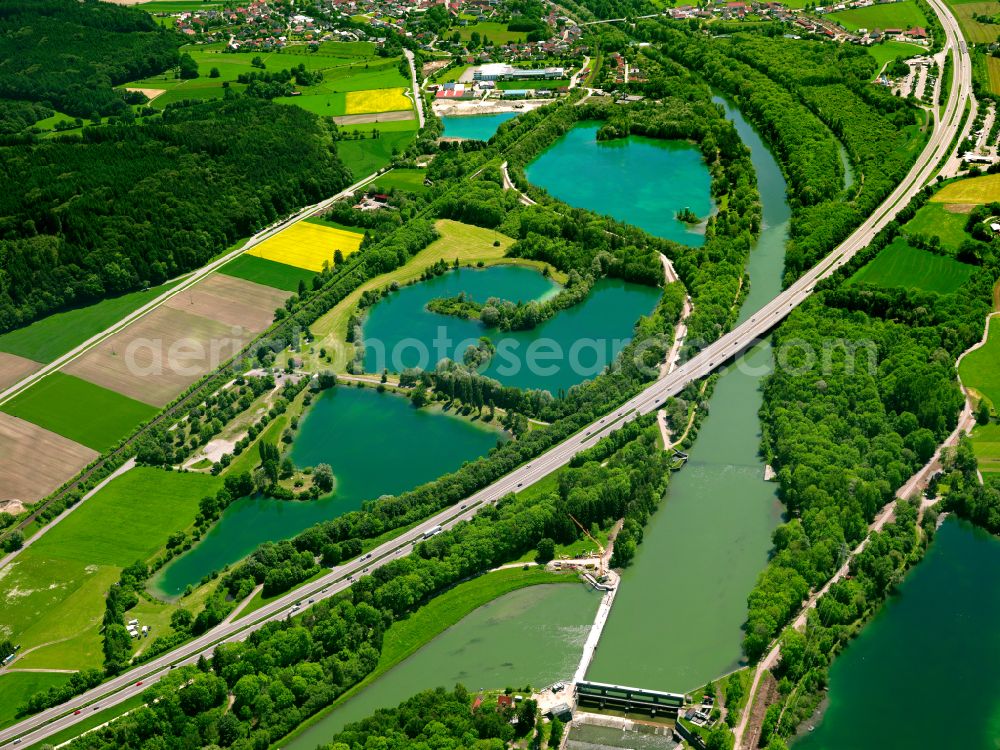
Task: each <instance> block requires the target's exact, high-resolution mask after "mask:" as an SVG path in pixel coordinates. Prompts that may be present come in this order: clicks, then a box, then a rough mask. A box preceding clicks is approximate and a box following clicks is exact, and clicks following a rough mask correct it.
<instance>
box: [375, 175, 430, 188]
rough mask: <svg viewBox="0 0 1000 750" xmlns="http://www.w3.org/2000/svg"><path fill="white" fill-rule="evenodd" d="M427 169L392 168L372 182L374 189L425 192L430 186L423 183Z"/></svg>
mask: <svg viewBox="0 0 1000 750" xmlns="http://www.w3.org/2000/svg"><path fill="white" fill-rule="evenodd" d="M426 176H427V170H424V169H394V170H392V171H391V172H388V173H386V174H384V175H382V176H381V177H379V178H378V179H377V180H375V182H374V183H373V187H374V188H375V189H376V190H386V191H388V190H392V189H394V188H395V189H397V190H406V191H408V192H411V193H425V192H427V191H428V190H429V189H430V188H429V187H428V186H427V185H425V184H424V178H425V177H426Z"/></svg>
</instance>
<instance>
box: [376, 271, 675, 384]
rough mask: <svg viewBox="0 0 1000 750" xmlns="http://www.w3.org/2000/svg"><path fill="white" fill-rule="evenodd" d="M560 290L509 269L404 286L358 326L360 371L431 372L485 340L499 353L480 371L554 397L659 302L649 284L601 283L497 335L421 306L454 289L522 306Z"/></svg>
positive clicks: (601, 361) (595, 366) (584, 376)
mask: <svg viewBox="0 0 1000 750" xmlns="http://www.w3.org/2000/svg"><path fill="white" fill-rule="evenodd" d="M558 290H559V286H558V284H556V283H555V282H553V281H551V280H550V279H547V278H545V277H544V276H542V275H541V274H540V273H538V272H537V271H535V270H534V269H532V268H526V267H523V266H512V265H503V266H494V267H492V268H486V269H473V268H458V269H455V270H453V271H449V272H448V273H445V274H443V275H441V276H437V277H435V278H433V279H429V280H428V281H423V282H420V283H418V284H411V285H410V286H406V287H403V288H402V289H400V290H399V291H397V292H394V293H392V294H390V295H389V296H388V297H386V298H385V299H383V300H381V301H380V302H378V303H377V304H375V305H374V306H373V307H372V308H371V309H370V310H369V312H368V316H367V318H366V320H365V323H364V327H363V332H364V342H365V370H366V371H367V372H381V371H382V370H383V368H388V369H389V370H390V371H393V372H399V371H401V370H403V369H405V368H407V367H421V368H423V369H433V368H434V366H435V364H436V363H437V362H439V361H441V360H442V359H445V358H449V359H453V360H456V361H459V362H460V361H462V354H463V353H464V352H465V350H466V348H467V347H468V346H470V345H475V344H477V343H478V341H479V338H480V337H481V336H489V337H490V339H491V341H492V342H493V344H494V345H495V346H496V347H497V353H496V355H495V356H494V357H493V360H492V361H491V362H490V364H489V365H488V366H487V368H486V369H485V370H484V374H486V375H488V376H490V377H492V378H496V379H497V380H499V381H500V382H502V383H504V384H505V385H512V386H516V387H518V388H526V389H534V388H541V389H545V390H548V391H550V392H551V393H553V394H556V393H558V392H559V391H560V390H567V389H569V388H570V387H571V386H573V385H576V384H577V383H580V382H582V381H584V380H588V379H591V378H593V377H595V376H596V375H598V374H600V372H601V371H602V370H603V369H604V368H605V367H606V366H607V365H608V364H610V363H611V362H612V361H613V360H614V358H615V356H616V355H617V354H618V352H620V351H621V349H622V347H623V346H625V344H626V343H628V341H629V339H630V338H631V335H632V328H633V326H634V325H635V322H636V321H637V320H638V319H639V318H640V317H641V316H643V315H648V314H649V313H650V312H652V311H653V309H654V308H655V307H656V303H657V301H658V300H659V297H660V290H659V289H657V288H654V287H649V286H643V285H641V284H631V283H628V282H625V281H620V280H617V279H601V280H599V281H598V282H597V283H596V284H594V288H593V289H592V290H591V292H590V294H589V295H588V296H587V298H586V299H585V300H584V301H583V302H581V303H580V304H578V305H574V306H573V307H571V308H569V309H567V310H563V311H561V312H560V313H558V314H557V315H556V316H555V317H553V318H550V319H549V320H547V321H545V322H544V323H542V324H541V325H539V326H537V327H536V328H534V329H533V330H530V331H505V332H499V331H497V330H495V329H487V328H486V327H485V326H483V325H482V324H481V323H480V322H479V321H478V320H461V319H459V318H455V317H452V316H448V315H439V314H437V313H432V312H429V311H428V310H427V309H426V306H427V303H428V302H429V301H430V300H432V299H434V298H435V297H452V296H455V295H457V294H459V293H460V292H464V293H465V294H466V295H467V296H468V297H471V298H472V299H474V300H477V301H479V302H485V301H486V300H487V299H488V298H489V297H500V298H501V299H508V300H511V301H514V302H517V301H523V302H528V301H530V300H537V299H543V298H545V297H546V296H549V295H552V294H555V293H557V292H558Z"/></svg>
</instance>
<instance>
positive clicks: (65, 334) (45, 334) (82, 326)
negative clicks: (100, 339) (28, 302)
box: [0, 282, 176, 362]
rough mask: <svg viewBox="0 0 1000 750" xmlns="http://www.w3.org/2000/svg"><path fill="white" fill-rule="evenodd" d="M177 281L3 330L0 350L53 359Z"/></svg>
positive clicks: (40, 359)
mask: <svg viewBox="0 0 1000 750" xmlns="http://www.w3.org/2000/svg"><path fill="white" fill-rule="evenodd" d="M174 283H176V282H171V283H168V284H163V285H161V286H154V287H151V288H150V289H145V290H143V291H141V292H131V293H130V294H123V295H121V296H120V297H111V298H109V299H105V300H101V301H100V302H98V303H96V304H93V305H87V306H86V307H75V308H73V309H71V310H64V311H62V312H57V313H53V314H52V315H49V316H47V317H45V318H42V319H41V320H36V321H35V322H34V323H29V324H28V325H26V326H24V327H23V328H17V329H15V330H13V331H10V332H8V333H4V334H0V352H7V353H9V354H16V355H17V356H19V357H24V358H25V359H31V360H34V361H35V362H51V361H52V360H54V359H57V358H58V357H60V356H62V355H63V354H65V353H66V352H68V351H70V350H71V349H74V348H76V347H77V346H79V345H80V344H82V343H83V342H84V341H86V340H87V339H89V338H90V337H91V336H94V335H96V334H98V333H100V332H101V331H103V330H104V329H106V328H107V327H108V326H110V325H112V324H114V323H116V322H118V321H119V320H121V319H122V318H123V317H125V316H126V315H128V314H129V313H131V312H134V311H135V310H138V309H139V308H140V307H142V306H143V305H145V304H147V303H149V302H151V301H152V300H154V299H156V298H157V297H159V296H160V295H161V294H163V292H165V291H167V290H168V289H170V288H171V287H172V286H173V285H174Z"/></svg>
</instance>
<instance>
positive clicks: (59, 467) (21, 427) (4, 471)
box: [0, 412, 98, 502]
mask: <svg viewBox="0 0 1000 750" xmlns="http://www.w3.org/2000/svg"><path fill="white" fill-rule="evenodd" d="M0 445H2V446H3V451H2V452H0V500H23V501H25V502H34V501H36V500H39V499H40V498H42V497H45V496H46V495H47V494H49V493H50V492H52V491H53V490H55V489H57V488H58V487H59V486H60V485H61V484H62V483H63V482H64V481H66V479H67V478H68V477H70V476H72V475H73V474H75V473H76V472H78V471H80V469H82V468H83V467H84V466H86V465H87V464H89V463H90V462H91V461H93V460H94V459H95V458H97V456H98V453H97V451H95V450H93V449H91V448H88V447H86V446H85V445H80V444H79V443H75V442H73V441H72V440H70V439H69V438H65V437H63V436H62V435H57V434H56V433H54V432H50V431H49V430H46V429H43V428H41V427H39V426H38V425H36V424H33V423H31V422H26V421H25V420H23V419H18V418H17V417H14V416H11V415H9V414H6V413H4V412H0Z"/></svg>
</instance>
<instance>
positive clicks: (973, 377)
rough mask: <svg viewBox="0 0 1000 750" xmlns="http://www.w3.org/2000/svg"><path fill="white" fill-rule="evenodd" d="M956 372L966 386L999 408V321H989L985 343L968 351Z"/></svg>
mask: <svg viewBox="0 0 1000 750" xmlns="http://www.w3.org/2000/svg"><path fill="white" fill-rule="evenodd" d="M958 374H959V376H960V377H961V378H962V383H963V384H964V385H965V387H966V388H969V389H970V390H972V391H975V392H976V393H977V394H979V395H981V396H982V397H983V398H985V399H986V400H987V401H989V403H990V405H991V406H992V407H993V411H994V413H997V412H998V410H1000V321H998V320H997V318H993V319H992V320H991V321H990V334H989V337H988V338H987V340H986V345H985V346H982V347H980V348H979V349H976V350H975V351H974V352H969V353H968V354H966V355H965V356H964V357H963V358H962V362H961V364H960V365H959V366H958Z"/></svg>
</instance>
